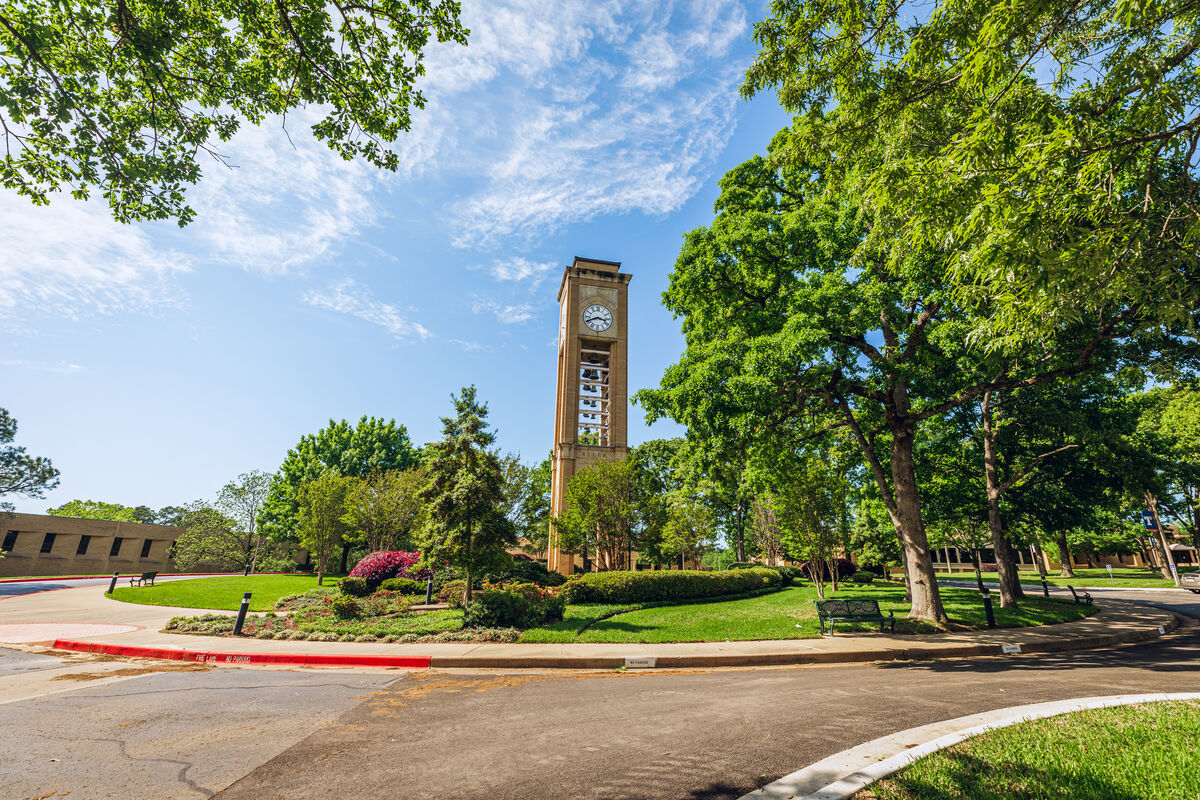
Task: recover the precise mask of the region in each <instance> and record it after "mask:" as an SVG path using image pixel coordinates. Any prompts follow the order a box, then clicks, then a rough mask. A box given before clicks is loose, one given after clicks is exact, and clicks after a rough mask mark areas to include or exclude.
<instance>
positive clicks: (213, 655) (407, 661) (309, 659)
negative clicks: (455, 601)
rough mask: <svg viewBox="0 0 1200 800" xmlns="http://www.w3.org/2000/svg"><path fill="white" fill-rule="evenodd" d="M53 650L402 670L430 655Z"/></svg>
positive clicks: (74, 646)
mask: <svg viewBox="0 0 1200 800" xmlns="http://www.w3.org/2000/svg"><path fill="white" fill-rule="evenodd" d="M54 649H55V650H74V651H77V652H80V653H103V654H104V655H110V656H129V657H133V658H158V659H164V660H167V661H195V662H198V663H202V664H232V665H240V666H248V665H253V664H273V665H280V664H291V665H295V666H302V667H401V668H404V669H429V660H430V659H429V656H378V655H366V654H363V655H355V654H352V653H349V654H337V653H325V654H320V653H228V652H215V651H208V650H176V649H174V648H170V647H137V646H134V645H122V644H103V643H101V642H76V641H71V640H69V639H56V640H55V642H54Z"/></svg>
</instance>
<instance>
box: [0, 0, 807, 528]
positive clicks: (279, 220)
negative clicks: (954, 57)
mask: <svg viewBox="0 0 1200 800" xmlns="http://www.w3.org/2000/svg"><path fill="white" fill-rule="evenodd" d="M763 15H764V8H763V5H762V4H761V3H741V2H733V0H702V1H697V2H635V1H634V0H486V2H484V0H464V2H463V18H464V22H465V24H466V26H467V27H468V28H470V30H471V35H470V39H469V44H468V46H467V47H465V48H463V47H460V46H451V45H437V46H434V47H432V48H431V49H430V50H429V51H428V54H427V62H426V66H427V74H426V76H425V78H423V79H422V82H421V84H420V86H421V88H422V90H423V91H424V93H425V95H426V97H427V99H428V104H427V106H426V108H425V109H424V110H423V111H418V112H416V113H415V119H414V124H413V127H412V130H411V131H410V132H408V133H407V134H404V135H402V137H401V138H400V139H399V140H398V141H397V143H396V145H395V148H396V151H397V153H398V154H399V156H400V164H401V166H400V169H399V170H398V171H397V172H395V173H390V172H385V171H381V170H378V169H376V168H374V167H371V166H370V165H368V164H365V163H357V162H345V161H343V160H341V159H340V158H339V157H338V156H336V155H335V154H333V153H332V152H331V151H329V150H328V149H327V148H326V147H325V146H324V145H322V144H320V143H319V142H316V141H315V140H314V139H313V138H312V136H311V135H310V134H309V133H308V127H307V124H306V120H307V123H308V124H311V122H312V121H313V120H314V119H316V116H315V115H314V112H300V113H296V114H293V115H291V116H290V117H289V118H288V120H287V125H286V130H284V128H283V125H282V123H281V121H280V120H270V121H268V122H267V123H265V124H264V125H263V126H261V127H246V128H243V129H242V130H241V131H240V132H239V133H238V134H237V135H236V137H235V138H234V139H233V140H232V141H230V142H229V143H227V144H226V145H225V146H224V147H223V151H224V152H225V153H226V154H227V155H228V159H229V162H230V163H231V164H232V165H234V166H233V167H232V168H227V167H224V166H221V165H219V164H217V163H215V162H213V163H208V164H204V165H203V173H204V174H203V178H202V180H201V182H200V183H199V184H198V185H196V186H195V187H193V188H192V189H191V190H190V193H189V201H190V204H191V205H192V207H193V208H195V209H196V211H197V218H196V220H195V221H194V222H192V223H191V224H190V225H188V226H187V227H186V228H182V229H180V228H178V227H177V226H176V225H175V224H173V223H170V222H163V223H148V224H137V225H121V224H119V223H116V222H113V221H111V219H110V218H109V215H108V208H107V206H106V205H104V204H103V203H98V202H86V203H82V202H77V201H73V200H71V199H70V198H66V197H57V198H55V199H54V200H53V201H52V203H51V204H50V205H49V206H44V207H35V206H33V205H31V204H30V203H29V201H28V200H27V199H26V198H23V197H18V196H16V195H15V194H13V193H11V192H0V407H3V408H7V409H8V410H9V411H10V412H11V413H12V414H13V416H15V417H16V419H17V422H18V425H19V428H18V433H17V440H16V444H18V445H24V446H25V447H26V448H27V449H28V450H29V452H31V453H32V454H34V455H39V456H47V457H49V458H51V459H52V461H53V463H54V465H55V466H56V467H57V468H58V469H59V470H60V471H61V473H62V475H61V485H60V487H59V488H58V489H56V490H55V491H53V492H51V493H49V494H47V496H46V497H45V498H44V499H23V498H16V499H15V500H14V502H15V505H16V506H17V510H18V511H25V512H32V513H42V512H44V511H45V509H47V508H49V507H51V506H56V505H59V504H61V503H64V502H66V501H68V500H70V499H73V498H79V499H94V500H104V501H107V502H115V503H123V504H125V505H131V506H132V505H149V506H153V507H161V506H165V505H174V504H179V503H183V502H188V501H191V500H195V499H199V498H210V497H212V496H213V495H214V494H215V493H216V491H217V490H218V489H219V488H220V487H221V486H222V485H223V484H224V483H225V482H227V481H229V480H231V479H233V478H234V477H236V476H237V475H238V474H239V473H241V472H246V471H248V470H251V469H263V470H268V471H273V470H275V469H276V468H277V467H278V466H279V464H280V463H281V462H282V460H283V458H284V455H285V454H286V452H287V450H288V449H289V448H290V447H292V446H294V445H295V444H296V442H297V441H298V440H299V438H300V437H301V436H303V435H305V434H308V433H314V432H316V431H317V430H318V429H320V428H322V427H324V426H325V425H326V424H327V423H328V421H329V420H330V419H343V418H345V419H349V420H352V421H354V420H357V419H359V418H360V417H362V416H363V415H368V416H376V417H384V418H387V419H391V418H394V419H395V420H396V421H397V422H399V423H402V424H403V425H405V426H406V427H407V429H408V431H409V434H410V436H411V437H412V438H413V440H414V441H415V442H417V443H418V444H424V443H427V442H430V441H434V440H436V439H437V438H439V436H440V432H441V422H440V417H442V416H445V415H447V414H449V413H450V396H451V394H452V393H456V392H457V391H459V389H460V388H461V387H463V386H465V385H468V384H474V385H475V386H477V387H478V390H479V395H480V397H481V399H483V400H484V401H485V402H487V404H488V406H489V409H490V417H489V419H490V422H491V423H492V425H493V426H494V428H495V430H496V432H497V435H498V445H499V447H500V449H501V450H504V451H511V452H517V453H520V454H521V456H522V457H523V458H524V459H525V460H526V461H529V462H536V461H538V460H540V459H541V458H542V457H543V456H545V454H546V453H548V452H549V451H550V449H551V447H552V445H553V442H552V438H553V428H554V421H553V414H554V384H555V374H554V372H555V337H556V335H557V324H558V312H557V301H556V297H555V295H556V293H557V290H558V284H559V279H560V277H561V275H562V270H563V267H564V266H565V265H566V264H569V263H570V262H571V260H572V259H573V258H574V257H575V256H585V257H591V258H599V259H604V260H610V261H620V262H622V264H623V266H622V271H623V272H628V273H631V274H632V276H633V280H632V282H631V284H630V294H629V302H630V322H629V326H630V339H631V343H630V364H629V371H630V387H631V390H634V391H635V390H636V389H638V388H641V387H646V386H654V385H657V383H658V381H659V379H660V378H661V376H662V373H663V370H664V369H665V368H666V367H667V366H668V365H669V364H671V363H673V362H674V361H675V360H677V358H678V357H679V355H680V353H681V351H682V348H683V341H682V337H681V336H680V333H679V322H678V321H677V320H674V319H672V317H671V315H670V313H669V312H668V311H666V310H665V309H664V308H663V307H662V304H661V295H662V292H663V290H664V289H665V288H666V286H667V280H668V276H669V274H670V271H671V268H672V265H673V263H674V260H675V257H676V256H677V254H678V251H679V247H680V244H681V239H682V236H683V234H684V233H686V232H687V231H688V230H690V229H692V228H695V227H696V226H698V225H703V224H706V223H708V222H710V221H711V220H712V203H713V201H714V200H715V199H716V196H717V192H718V186H717V182H718V180H719V179H720V177H721V176H722V175H723V174H724V172H725V171H727V170H728V169H730V168H732V167H734V166H736V165H737V164H739V163H741V162H742V161H744V160H746V159H747V158H749V157H750V156H751V155H753V154H755V153H761V152H764V151H765V149H766V146H767V143H768V141H769V140H770V137H771V135H772V134H773V133H774V132H775V131H776V130H778V129H779V128H781V127H783V126H784V125H785V124H786V122H787V118H786V117H785V115H784V114H783V112H782V111H781V110H780V109H779V108H778V106H777V105H776V104H775V101H774V98H773V97H763V98H759V99H756V100H754V101H751V102H745V101H743V100H741V99H740V97H739V95H738V87H739V85H740V81H741V76H742V74H743V72H744V70H745V68H746V66H747V65H748V64H749V63H750V60H751V59H752V58H753V55H754V52H755V48H754V45H753V42H752V40H751V26H752V25H753V23H754V22H755V21H757V20H758V19H760V18H761V17H762V16H763ZM631 393H632V392H631ZM678 432H679V429H678V428H677V427H675V426H674V424H673V423H670V422H659V423H656V424H655V425H654V426H652V427H648V426H647V425H646V424H645V420H644V415H643V414H642V412H641V411H640V410H639V409H637V408H633V409H631V411H630V444H631V445H632V444H637V443H639V442H641V441H644V440H646V439H651V438H656V437H660V436H671V435H676V434H677V433H678Z"/></svg>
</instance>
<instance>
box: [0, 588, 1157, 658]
mask: <svg viewBox="0 0 1200 800" xmlns="http://www.w3.org/2000/svg"><path fill="white" fill-rule="evenodd" d="M104 588H105V587H103V586H84V587H79V588H72V589H60V590H57V591H52V592H43V593H40V594H33V595H27V596H23V597H13V598H9V599H7V600H4V601H3V602H2V603H0V642H5V641H8V642H16V643H26V644H33V643H40V644H49V645H53V644H54V643H55V642H56V641H59V643H60V647H64V648H69V649H83V648H86V649H89V650H92V651H97V652H104V651H108V652H115V653H118V654H121V655H137V654H139V653H137V652H136V651H130V650H129V648H148V649H149V650H152V651H157V652H149V651H147V652H145V653H144V654H145V655H148V656H151V657H159V658H163V657H170V658H177V659H182V660H196V661H207V662H209V663H235V664H237V663H241V664H246V663H280V662H288V663H305V662H304V661H303V660H302V659H303V657H305V656H313V657H314V658H313V659H312V660H311V661H310V662H309V663H324V664H329V665H337V664H338V663H341V662H339V661H338V660H337V658H336V657H337V656H348V657H350V660H347V661H345V662H344V663H345V664H346V665H350V664H355V665H358V666H362V665H364V664H363V663H362V662H363V661H365V660H366V659H362V658H360V657H361V656H374V657H379V656H387V657H392V658H402V659H404V660H405V661H404V663H403V666H424V667H433V668H439V667H440V668H450V667H467V668H508V669H524V668H538V669H544V668H568V669H614V668H618V667H623V666H630V667H658V668H682V667H721V666H770V665H781V664H836V663H853V662H864V661H907V660H913V659H931V658H961V657H968V656H995V655H1003V654H1008V653H1017V652H1021V653H1056V652H1064V651H1069V650H1083V649H1088V648H1095V647H1109V646H1113V645H1118V644H1126V643H1131V642H1140V641H1147V640H1151V639H1156V638H1158V637H1159V636H1162V635H1163V634H1165V633H1169V632H1170V631H1172V630H1174V628H1175V627H1176V626H1177V624H1178V618H1177V617H1176V616H1175V615H1174V614H1172V613H1170V612H1168V611H1164V610H1160V609H1156V608H1150V607H1145V606H1141V605H1136V604H1132V603H1125V602H1121V601H1116V600H1113V601H1107V602H1106V603H1105V604H1104V607H1103V608H1102V609H1101V610H1100V611H1099V612H1097V613H1096V614H1094V615H1092V616H1091V617H1088V618H1086V619H1082V620H1077V621H1075V622H1066V623H1062V624H1058V625H1047V626H1041V627H1035V628H1009V629H998V630H994V631H978V632H970V633H945V634H934V635H928V636H899V635H889V634H879V633H845V634H841V635H838V636H836V637H832V638H830V637H826V638H821V639H788V640H773V641H749V642H703V643H668V644H592V643H572V644H532V643H531V644H524V643H520V642H517V643H513V644H476V643H435V644H386V643H376V642H373V643H361V644H358V643H347V642H309V641H275V640H271V639H240V638H239V639H234V638H230V637H214V636H188V635H177V634H167V633H160V631H161V629H162V628H163V626H164V625H165V624H166V622H167V620H169V619H170V618H171V617H174V616H179V615H191V614H201V613H207V612H205V611H203V610H198V609H187V608H170V607H165V606H143V605H136V604H132V603H121V602H118V601H115V600H110V599H108V598H107V597H105V596H104ZM81 626H92V627H87V628H82V627H81ZM110 626H111V627H110ZM81 630H82V631H83V632H82V633H81V632H80V631H81ZM68 639H69V640H71V641H72V642H74V643H75V644H71V645H68V644H67V643H65V642H62V641H60V640H68ZM163 651H169V652H163ZM397 665H400V664H399V662H397Z"/></svg>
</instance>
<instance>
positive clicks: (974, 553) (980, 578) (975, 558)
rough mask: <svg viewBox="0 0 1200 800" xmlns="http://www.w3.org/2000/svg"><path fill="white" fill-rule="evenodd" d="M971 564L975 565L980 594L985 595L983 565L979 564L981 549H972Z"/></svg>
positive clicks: (976, 581)
mask: <svg viewBox="0 0 1200 800" xmlns="http://www.w3.org/2000/svg"><path fill="white" fill-rule="evenodd" d="M971 562H972V563H973V564H974V565H975V585H976V586H978V587H979V593H980V594H982V593H983V565H982V564H980V563H979V548H978V547H974V548H972V549H971Z"/></svg>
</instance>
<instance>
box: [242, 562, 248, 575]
mask: <svg viewBox="0 0 1200 800" xmlns="http://www.w3.org/2000/svg"><path fill="white" fill-rule="evenodd" d="M242 574H243V575H246V576H249V575H250V565H249V564H247V565H246V571H245V572H243V573H242Z"/></svg>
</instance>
